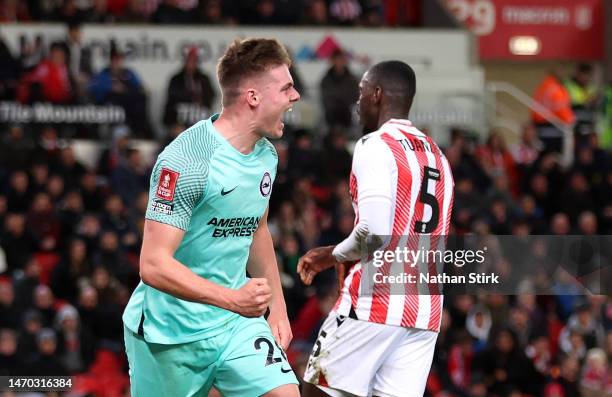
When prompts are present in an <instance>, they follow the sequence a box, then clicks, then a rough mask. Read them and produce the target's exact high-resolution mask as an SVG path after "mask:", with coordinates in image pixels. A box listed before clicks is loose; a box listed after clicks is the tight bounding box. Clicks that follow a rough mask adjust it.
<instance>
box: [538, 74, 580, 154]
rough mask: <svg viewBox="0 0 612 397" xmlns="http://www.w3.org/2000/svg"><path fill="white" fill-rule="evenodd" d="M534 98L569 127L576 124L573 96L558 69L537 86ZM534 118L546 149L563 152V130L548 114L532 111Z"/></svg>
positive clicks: (539, 136)
mask: <svg viewBox="0 0 612 397" xmlns="http://www.w3.org/2000/svg"><path fill="white" fill-rule="evenodd" d="M533 99H534V100H535V101H536V102H539V103H540V105H542V106H544V107H545V108H546V109H547V110H548V111H549V112H550V113H552V114H553V115H554V116H556V117H557V118H558V119H559V120H561V122H562V123H564V124H565V125H566V126H567V127H569V126H570V125H572V124H574V122H575V121H576V116H575V115H574V112H573V110H572V108H571V98H570V95H569V93H568V92H567V89H566V88H565V87H564V86H563V84H562V82H561V78H560V77H559V75H558V73H557V72H556V71H551V72H549V73H548V75H547V76H546V77H545V78H544V80H543V81H542V82H541V83H540V85H539V86H538V87H537V88H536V91H535V94H534V97H533ZM531 117H532V120H533V122H534V124H535V126H536V130H537V132H538V138H539V139H540V141H542V143H543V145H544V150H547V151H548V150H550V151H556V152H561V150H562V148H563V131H561V130H559V129H558V128H557V127H555V126H554V125H553V124H551V122H550V121H549V119H548V117H547V115H544V114H540V113H538V112H535V111H532V113H531Z"/></svg>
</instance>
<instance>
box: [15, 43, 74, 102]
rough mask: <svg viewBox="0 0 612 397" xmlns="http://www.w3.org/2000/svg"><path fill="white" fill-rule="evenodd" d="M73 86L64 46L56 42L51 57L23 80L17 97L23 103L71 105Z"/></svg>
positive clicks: (52, 45) (50, 50) (51, 50)
mask: <svg viewBox="0 0 612 397" xmlns="http://www.w3.org/2000/svg"><path fill="white" fill-rule="evenodd" d="M73 86H74V84H73V82H72V81H71V79H70V73H69V69H68V65H67V63H66V53H65V52H64V46H63V45H62V44H61V43H59V42H55V43H53V44H51V47H50V49H49V57H47V58H46V59H45V60H44V61H42V62H41V63H40V65H38V66H37V67H35V68H34V70H33V71H32V72H30V73H28V74H26V75H25V76H24V77H23V78H22V80H21V83H20V86H19V89H18V94H17V97H18V99H19V101H20V102H22V103H33V102H51V103H56V104H61V103H69V102H71V101H72V100H73Z"/></svg>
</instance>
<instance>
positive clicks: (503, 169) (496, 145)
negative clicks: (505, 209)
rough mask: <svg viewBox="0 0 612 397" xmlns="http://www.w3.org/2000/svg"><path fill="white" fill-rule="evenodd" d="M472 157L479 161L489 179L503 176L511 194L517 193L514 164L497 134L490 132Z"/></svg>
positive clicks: (516, 175) (516, 177) (502, 140)
mask: <svg viewBox="0 0 612 397" xmlns="http://www.w3.org/2000/svg"><path fill="white" fill-rule="evenodd" d="M474 155H475V156H476V158H477V159H478V160H479V161H480V163H481V167H482V169H483V170H484V171H485V172H486V173H487V175H488V176H489V178H491V179H495V178H496V177H497V176H499V175H503V176H505V177H506V178H507V180H508V183H509V185H510V190H511V191H512V193H513V194H516V193H517V192H518V174H517V170H516V164H515V163H514V159H513V158H512V155H511V154H510V152H509V151H508V150H507V149H506V144H505V142H504V139H503V137H502V136H501V135H499V133H497V132H492V133H491V134H490V135H489V138H488V140H487V143H486V145H483V146H480V147H479V148H478V149H476V152H475V153H474Z"/></svg>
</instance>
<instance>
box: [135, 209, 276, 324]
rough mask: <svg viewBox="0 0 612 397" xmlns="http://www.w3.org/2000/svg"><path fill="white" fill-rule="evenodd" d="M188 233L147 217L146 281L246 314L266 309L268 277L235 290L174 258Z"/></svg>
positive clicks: (184, 296) (258, 313)
mask: <svg viewBox="0 0 612 397" xmlns="http://www.w3.org/2000/svg"><path fill="white" fill-rule="evenodd" d="M184 234H185V232H184V231H183V230H181V229H179V228H176V227H174V226H170V225H166V224H164V223H160V222H156V221H152V220H146V221H145V226H144V237H143V244H142V251H141V254H140V276H141V277H142V281H143V282H144V283H145V284H147V285H149V286H151V287H153V288H156V289H158V290H160V291H163V292H166V293H168V294H171V295H173V296H176V297H178V298H180V299H185V300H189V301H192V302H199V303H205V304H209V305H214V306H217V307H221V308H223V309H226V310H230V311H233V312H235V313H238V314H241V315H243V316H245V317H258V316H261V315H262V314H264V313H265V311H266V309H267V307H268V304H269V302H270V299H271V297H272V293H271V291H270V287H269V286H268V282H267V280H266V279H257V278H254V279H251V280H250V281H249V282H248V283H247V284H246V285H244V286H243V287H242V288H240V289H239V290H232V289H229V288H226V287H223V286H220V285H218V284H215V283H214V282H212V281H209V280H206V279H205V278H203V277H200V276H198V275H197V274H195V273H194V272H193V271H191V270H190V269H189V268H188V267H187V266H185V265H183V264H182V263H181V262H179V261H177V260H176V259H174V252H175V251H176V249H177V248H178V246H179V245H180V243H181V241H182V240H183V235H184Z"/></svg>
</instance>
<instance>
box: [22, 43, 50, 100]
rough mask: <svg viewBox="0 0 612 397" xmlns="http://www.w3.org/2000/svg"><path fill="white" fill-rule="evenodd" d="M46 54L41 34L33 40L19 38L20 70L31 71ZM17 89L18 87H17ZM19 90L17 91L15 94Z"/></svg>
mask: <svg viewBox="0 0 612 397" xmlns="http://www.w3.org/2000/svg"><path fill="white" fill-rule="evenodd" d="M46 54H47V46H46V45H45V43H44V41H43V37H42V36H36V37H35V38H34V41H30V40H20V42H19V63H20V66H21V71H22V72H31V71H32V70H34V68H35V67H36V66H38V65H39V64H40V63H41V62H42V61H43V60H44V59H45V56H46ZM17 88H18V89H19V88H20V87H17ZM18 94H19V91H17V94H16V95H18Z"/></svg>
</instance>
